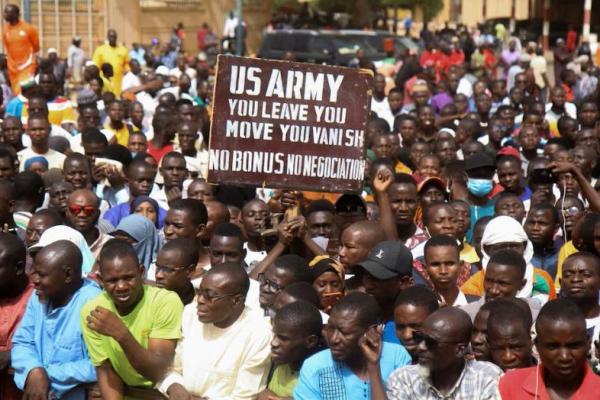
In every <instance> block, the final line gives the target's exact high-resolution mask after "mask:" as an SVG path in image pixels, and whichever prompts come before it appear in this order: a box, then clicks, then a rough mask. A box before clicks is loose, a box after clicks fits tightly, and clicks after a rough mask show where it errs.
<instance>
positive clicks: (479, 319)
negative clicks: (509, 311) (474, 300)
mask: <svg viewBox="0 0 600 400" xmlns="http://www.w3.org/2000/svg"><path fill="white" fill-rule="evenodd" d="M489 316H490V312H489V311H488V310H479V312H478V313H477V315H476V316H475V320H474V321H473V330H472V331H471V352H472V353H473V355H474V356H475V359H476V360H477V361H489V360H490V359H491V355H490V349H489V348H488V343H487V320H488V318H489Z"/></svg>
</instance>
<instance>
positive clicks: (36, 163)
mask: <svg viewBox="0 0 600 400" xmlns="http://www.w3.org/2000/svg"><path fill="white" fill-rule="evenodd" d="M23 171H31V172H35V173H36V174H38V175H40V176H42V175H43V174H44V172H46V171H48V160H46V158H44V157H42V156H37V157H31V158H28V159H27V160H26V161H25V165H24V166H23Z"/></svg>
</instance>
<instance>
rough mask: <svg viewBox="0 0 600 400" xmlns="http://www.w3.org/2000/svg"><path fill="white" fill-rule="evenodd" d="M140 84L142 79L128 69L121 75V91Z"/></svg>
mask: <svg viewBox="0 0 600 400" xmlns="http://www.w3.org/2000/svg"><path fill="white" fill-rule="evenodd" d="M141 84H142V81H141V80H140V77H139V76H137V75H136V74H134V73H133V72H131V71H129V72H127V73H126V74H125V76H124V77H123V82H122V83H121V91H125V90H127V89H129V88H132V87H134V86H140V85H141Z"/></svg>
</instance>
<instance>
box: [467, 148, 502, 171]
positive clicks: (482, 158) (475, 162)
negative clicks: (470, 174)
mask: <svg viewBox="0 0 600 400" xmlns="http://www.w3.org/2000/svg"><path fill="white" fill-rule="evenodd" d="M485 167H487V168H492V169H495V168H496V163H495V162H494V159H493V158H492V157H491V156H490V155H488V154H487V153H485V152H482V153H475V154H473V155H472V156H471V157H469V158H467V159H466V160H465V171H470V170H472V169H476V168H485Z"/></svg>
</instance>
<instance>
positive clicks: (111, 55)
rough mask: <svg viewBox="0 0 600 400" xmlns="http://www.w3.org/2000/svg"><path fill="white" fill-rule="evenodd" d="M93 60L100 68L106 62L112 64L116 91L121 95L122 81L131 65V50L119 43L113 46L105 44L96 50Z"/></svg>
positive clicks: (116, 93)
mask: <svg viewBox="0 0 600 400" xmlns="http://www.w3.org/2000/svg"><path fill="white" fill-rule="evenodd" d="M93 62H94V64H96V66H97V67H98V68H101V67H102V64H104V63H108V64H110V65H112V67H113V72H114V76H113V88H114V93H115V95H116V96H119V95H120V94H121V82H122V81H123V76H124V75H125V72H127V68H128V65H129V51H128V50H127V48H126V47H124V46H119V45H117V46H115V47H112V46H111V45H109V44H103V45H102V46H100V47H98V48H97V49H96V51H94V57H93Z"/></svg>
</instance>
